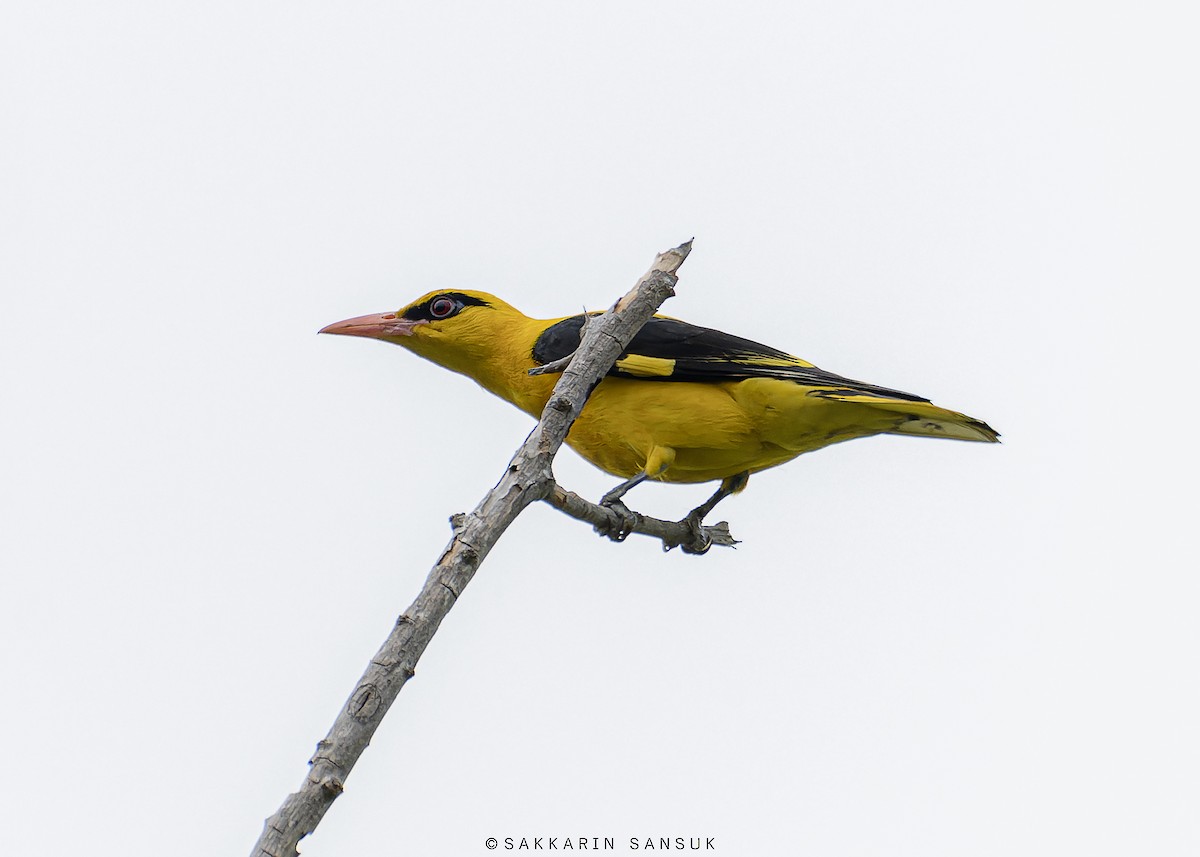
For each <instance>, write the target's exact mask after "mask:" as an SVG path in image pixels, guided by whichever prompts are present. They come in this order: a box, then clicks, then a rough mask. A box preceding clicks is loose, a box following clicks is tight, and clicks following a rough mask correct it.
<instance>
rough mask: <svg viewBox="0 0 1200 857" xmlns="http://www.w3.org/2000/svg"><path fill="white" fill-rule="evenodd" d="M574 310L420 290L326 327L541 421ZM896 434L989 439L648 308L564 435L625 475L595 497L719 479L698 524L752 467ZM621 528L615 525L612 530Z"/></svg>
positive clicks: (615, 501)
mask: <svg viewBox="0 0 1200 857" xmlns="http://www.w3.org/2000/svg"><path fill="white" fill-rule="evenodd" d="M584 322H585V317H584V316H583V315H574V316H567V317H565V318H554V319H536V318H529V317H528V316H526V315H525V314H524V313H522V312H520V311H519V310H517V309H516V308H514V307H512V306H510V305H509V304H507V303H505V302H504V301H502V300H500V298H497V297H495V296H494V295H490V294H487V293H486V292H476V291H437V292H431V293H430V294H427V295H425V296H424V297H421V298H419V299H417V300H416V301H414V302H413V303H411V304H409V305H408V306H406V307H404V308H403V309H400V310H397V311H396V312H390V313H383V314H379V315H366V316H360V317H358V318H351V319H347V320H346V321H339V322H337V323H335V324H331V325H329V326H328V327H325V328H323V329H322V330H321V333H335V334H342V335H345V336H365V337H370V338H372V339H381V340H383V341H385V342H392V343H395V344H396V345H401V346H403V347H405V348H407V349H408V350H409V351H412V352H414V353H415V354H417V355H419V356H421V357H424V358H425V359H426V360H431V361H433V362H434V363H437V364H438V365H440V366H444V367H446V368H447V369H450V370H451V371H453V372H458V373H460V374H462V375H466V376H467V377H468V378H471V379H472V380H474V381H475V382H477V383H478V384H479V385H480V386H481V387H483V388H484V389H485V390H487V391H489V392H491V393H493V394H495V395H497V396H499V397H500V398H502V399H504V400H505V401H508V402H511V403H512V404H514V405H516V406H517V407H518V408H520V409H521V410H523V411H525V412H526V413H527V414H529V415H531V416H533V417H534V418H538V417H540V416H541V413H542V409H543V408H544V407H545V406H546V402H547V400H549V398H550V393H551V391H552V390H553V389H554V385H555V383H556V381H557V376H556V375H553V374H544V375H530V374H529V370H531V369H533V368H535V367H537V366H544V365H545V364H547V363H550V362H552V361H555V360H558V359H560V358H563V357H565V356H567V355H569V354H571V353H572V352H573V351H574V350H575V349H576V348H577V347H578V345H579V341H580V336H581V331H582V329H583V325H584ZM873 434H905V435H920V436H924V437H945V438H955V439H957V440H972V441H983V442H987V443H992V442H995V441H996V440H997V439H998V438H999V435H998V434H997V433H996V432H995V431H994V430H993V429H992V428H991V427H990V426H988V425H987V423H984V422H982V421H980V420H977V419H974V418H972V417H968V416H966V415H965V414H960V413H956V412H954V411H948V410H946V409H944V408H939V407H937V406H936V405H934V404H932V403H930V402H929V400H928V399H924V398H922V397H920V396H914V395H912V394H910V393H902V392H900V391H898V390H890V389H887V388H885V387H878V386H875V385H874V384H864V383H863V382H861V381H852V380H850V379H849V378H843V377H842V376H840V375H835V374H833V373H832V372H826V371H825V370H823V369H818V368H817V367H816V366H814V365H813V364H811V363H809V362H807V361H804V360H801V359H800V358H798V357H793V356H792V355H790V354H787V353H785V352H783V351H779V350H777V349H775V348H771V347H769V346H766V345H760V344H759V343H757V342H752V341H750V340H748V339H742V338H741V337H738V336H732V335H730V334H728V333H722V332H721V331H719V330H712V329H710V328H706V327H697V326H695V325H692V324H688V323H686V322H683V321H678V320H676V319H673V318H667V317H665V316H655V317H654V318H652V319H650V321H649V322H648V323H647V324H646V325H645V327H643V328H642V329H641V331H640V332H639V333H638V334H637V336H635V337H634V339H633V342H632V343H631V344H630V346H629V349H628V350H627V351H626V352H625V353H624V354H622V355H621V357H620V358H619V359H618V360H617V362H616V365H615V366H613V368H612V370H611V371H610V372H609V373H608V376H607V377H606V378H605V379H604V380H603V381H601V383H600V384H599V385H598V386H597V387H596V389H595V390H594V391H593V392H592V395H591V398H589V399H588V402H587V404H586V406H585V407H584V409H583V412H582V413H581V414H580V415H579V418H578V419H577V420H576V421H575V424H574V425H573V426H572V428H571V432H570V434H569V435H568V436H567V443H568V444H569V445H570V446H571V448H573V449H574V450H575V451H576V452H578V453H579V454H580V455H582V456H583V457H584V458H585V459H587V460H588V461H590V462H591V463H592V464H594V465H596V466H597V467H599V468H600V469H601V470H604V471H605V472H607V473H611V474H613V475H614V476H619V477H622V478H624V479H625V481H624V482H622V483H621V484H620V485H618V486H617V487H616V488H614V489H613V490H612V491H610V492H608V494H606V495H605V496H604V499H603V501H602V502H603V503H604V504H605V505H608V506H611V507H613V508H615V509H617V510H618V511H619V512H620V513H621V514H622V515H625V516H628V510H626V509H625V508H624V506H623V505H621V503H620V498H621V497H622V496H623V495H624V494H625V492H626V491H628V490H629V489H630V488H632V487H633V486H634V485H637V484H638V483H639V482H641V481H642V480H644V479H654V480H657V481H660V482H677V483H678V482H687V483H690V482H709V481H712V480H717V479H719V480H721V487H720V488H719V489H718V490H717V492H716V493H715V494H714V495H713V496H712V497H711V498H710V499H709V501H708V502H706V503H705V504H703V505H702V506H699V507H697V508H696V509H694V510H693V511H692V514H691V515H690V516H689V520H690V521H692V522H693V524H694V525H696V526H698V525H699V523H700V520H701V519H702V518H703V516H704V515H705V514H707V513H708V512H709V511H711V510H712V508H713V507H714V506H715V505H716V504H717V503H718V502H720V500H721V499H723V498H724V497H727V496H729V495H730V494H732V493H734V492H736V491H740V490H741V489H742V488H744V487H745V485H746V481H747V479H748V478H749V475H750V474H751V473H756V472H757V471H759V470H766V469H767V468H768V467H775V466H776V465H779V464H783V463H784V462H785V461H791V460H792V459H793V458H795V457H796V456H798V455H801V454H803V453H805V452H812V451H813V450H815V449H820V448H821V447H823V446H829V445H830V444H833V443H838V442H840V441H843V440H850V439H851V438H856V437H866V436H868V435H873ZM624 535H627V533H620V534H617V535H616V536H615V537H618V538H623V537H624Z"/></svg>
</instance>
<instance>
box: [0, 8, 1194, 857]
mask: <svg viewBox="0 0 1200 857" xmlns="http://www.w3.org/2000/svg"><path fill="white" fill-rule="evenodd" d="M1184 8H1185V6H1184V4H1154V3H1150V4H1145V3H1141V4H1120V3H1088V4H1083V3H1055V2H1049V3H1047V2H1037V3H1007V4H961V3H951V2H941V3H930V2H920V3H914V4H892V3H879V2H861V3H860V2H838V3H799V4H797V3H740V4H711V3H646V2H640V3H605V4H590V5H587V6H585V5H583V4H576V3H562V2H556V3H517V4H500V3H480V2H473V3H472V2H447V3H436V4H435V3H423V4H414V3H378V2H377V3H355V4H347V3H336V4H335V3H315V2H287V3H282V2H264V3H245V2H239V3H229V2H212V3H203V4H178V3H151V2H145V3H129V2H110V3H104V4H92V3H56V4H50V3H45V4H22V3H5V4H4V7H3V21H2V24H0V73H2V80H0V87H2V89H0V98H2V105H0V106H2V110H0V123H2V126H3V133H2V134H0V158H2V164H0V165H2V170H3V172H2V177H3V187H2V192H0V241H2V242H3V244H2V250H3V253H2V258H0V277H2V284H0V285H2V289H3V293H2V299H3V307H2V315H0V326H2V330H0V360H2V362H0V371H2V372H3V406H2V407H3V422H2V424H0V431H2V432H3V435H4V437H3V445H2V450H3V452H2V453H0V454H2V458H3V488H2V489H0V490H2V495H0V503H2V504H3V508H2V509H0V513H2V516H3V518H2V521H3V523H2V530H0V539H2V540H3V541H2V544H0V556H2V557H3V565H4V571H3V577H2V580H3V583H2V584H0V585H2V586H3V591H2V593H0V646H2V649H3V672H2V674H0V679H2V683H3V688H4V704H3V710H2V712H0V718H2V724H0V725H2V727H3V735H4V736H5V739H6V741H5V743H6V748H5V750H6V752H5V756H6V769H7V770H6V774H5V776H4V777H3V785H0V792H3V794H2V795H0V806H2V807H3V814H4V822H3V826H2V828H0V838H2V839H3V842H4V849H3V850H4V851H5V852H6V853H9V854H32V853H46V852H47V851H48V850H49V851H54V852H61V853H93V854H94V853H105V854H118V853H119V854H132V853H140V854H161V853H172V854H195V855H215V854H242V853H248V852H249V850H250V848H251V845H252V844H253V842H254V839H255V837H256V836H257V835H258V833H259V830H260V827H261V824H262V820H263V819H264V818H265V817H266V816H267V815H269V814H270V813H271V812H273V811H274V810H275V808H276V807H277V806H278V805H279V803H280V801H281V800H282V799H283V797H284V796H285V795H286V794H287V793H288V792H289V791H291V790H293V789H294V788H296V786H297V785H298V784H299V782H300V780H301V778H302V777H303V776H304V773H305V762H306V760H307V758H308V757H309V755H310V754H311V752H312V751H313V748H314V746H315V743H316V741H317V739H319V738H320V737H321V736H323V735H324V734H325V731H326V729H327V728H328V726H329V725H330V723H331V722H332V719H333V716H334V715H335V713H336V712H337V710H338V709H339V707H340V706H341V705H342V703H343V701H344V699H345V697H346V695H347V694H348V693H349V692H350V690H351V689H352V687H353V685H354V682H355V680H356V679H357V677H358V676H359V674H360V672H361V670H362V669H363V668H364V666H365V665H366V663H367V660H368V659H369V658H370V656H371V655H372V654H373V653H374V651H375V649H376V647H377V646H378V644H379V643H380V642H381V641H382V639H383V638H384V637H385V635H386V634H387V632H388V630H389V628H390V626H391V624H392V622H393V621H394V620H395V618H396V617H397V616H398V615H399V614H400V613H401V612H402V611H403V609H404V608H405V607H406V606H407V604H408V603H409V601H410V600H411V598H412V597H413V596H414V595H415V594H416V592H417V590H418V589H419V586H420V584H421V582H422V580H423V579H424V576H425V574H426V572H427V571H428V569H429V567H430V565H431V563H432V562H433V561H434V560H435V559H436V558H437V556H438V554H439V552H440V551H441V549H442V547H443V546H444V544H445V543H446V541H447V539H448V537H449V527H448V525H447V517H448V516H449V515H450V514H452V513H454V512H458V511H463V510H467V509H469V508H471V507H472V506H474V504H475V503H476V502H477V501H478V500H479V498H480V497H481V496H482V495H483V493H484V492H485V491H486V490H487V489H488V488H490V487H491V486H492V485H493V484H494V482H495V481H496V479H497V478H498V477H499V475H500V473H501V471H502V469H503V467H504V464H505V463H506V462H507V459H508V456H509V455H510V454H511V452H512V451H513V450H514V449H515V448H516V446H517V445H518V444H519V443H520V442H521V440H522V439H523V438H524V437H525V435H526V433H527V432H528V430H529V429H530V427H531V423H530V420H529V419H528V418H527V417H525V416H524V415H522V414H520V413H518V412H517V411H515V410H514V409H512V408H511V407H509V406H508V405H506V404H504V403H502V402H500V401H498V400H494V399H491V398H489V397H488V396H487V395H486V394H484V393H483V392H482V391H480V390H479V389H478V388H476V387H475V386H474V385H473V384H472V383H471V382H469V381H467V380H465V379H463V378H460V377H458V376H454V375H451V374H449V373H447V372H445V371H443V370H440V369H438V368H437V367H435V366H433V365H431V364H427V363H424V362H422V361H420V360H418V359H416V358H414V357H413V356H412V355H409V354H407V353H405V352H404V351H402V350H401V349H398V348H392V347H386V346H384V345H382V344H379V343H374V342H366V341H356V340H349V339H344V338H335V337H317V336H315V335H314V334H315V332H316V330H317V329H318V328H320V327H322V326H323V325H325V324H327V323H329V322H332V321H336V320H338V319H342V318H345V317H348V316H353V315H360V314H364V313H368V312H380V311H387V310H392V309H395V308H397V307H399V306H402V305H403V304H405V303H407V302H408V301H410V300H411V299H412V298H414V297H416V296H417V295H420V294H422V293H424V292H426V291H428V290H431V289H435V288H442V287H456V288H463V287H466V288H482V289H486V290H489V291H493V292H495V293H498V294H500V295H502V296H504V297H505V298H506V299H508V300H509V301H510V302H512V303H514V304H516V305H517V306H519V307H521V308H523V309H524V310H525V311H526V312H528V313H529V314H531V315H540V316H545V317H549V316H555V315H562V314H566V313H571V312H574V311H577V310H578V309H580V308H581V307H588V308H592V309H598V308H603V307H604V306H606V305H607V304H608V303H610V302H611V301H612V300H613V299H614V298H615V297H617V296H618V295H620V294H622V293H624V291H626V290H627V289H628V287H629V286H630V285H631V284H632V283H633V282H634V281H635V279H636V278H637V277H638V276H640V275H641V274H642V273H643V272H644V271H645V270H646V268H647V266H648V265H649V263H650V262H651V261H652V259H653V258H654V254H655V253H656V252H658V251H660V250H663V249H665V248H667V247H671V246H674V245H676V244H678V243H680V242H681V241H683V240H686V239H688V238H691V237H693V236H695V238H696V244H695V251H694V252H693V254H692V256H691V258H690V259H689V260H688V262H687V263H686V265H685V266H684V268H683V270H682V272H681V273H682V279H681V283H680V287H679V290H678V297H676V298H674V299H673V300H671V301H670V302H669V304H668V305H667V307H666V308H665V311H666V312H669V313H670V314H672V315H676V316H679V317H682V318H685V319H688V320H690V321H693V322H696V323H700V324H706V325H710V326H717V327H721V328H723V329H726V330H729V331H732V332H735V333H738V334H741V335H745V336H749V337H751V338H753V339H757V340H759V341H763V342H767V343H770V344H772V345H775V346H778V347H780V348H784V349H786V350H789V351H792V352H794V353H797V354H799V355H801V356H803V357H806V358H808V359H810V360H813V361H814V362H816V363H817V364H818V365H820V366H823V367H825V368H828V369H831V370H833V371H836V372H840V373H842V374H845V375H848V376H850V377H856V378H862V379H864V380H867V381H871V382H875V383H879V384H884V385H888V386H894V387H898V388H900V389H905V390H911V391H913V392H916V393H920V394H923V395H927V396H929V397H931V398H932V399H934V401H936V402H938V403H939V404H942V405H945V406H948V407H952V408H955V409H959V410H963V411H966V412H968V413H970V414H972V415H975V416H978V417H981V418H983V419H986V420H988V421H989V422H990V423H992V424H993V425H994V426H995V427H996V428H998V429H999V430H1000V431H1001V432H1003V434H1004V439H1005V443H1004V445H1001V446H991V447H989V446H983V445H975V444H964V443H949V442H934V441H924V440H919V439H906V438H879V439H872V440H864V441H856V442H853V443H849V444H843V445H840V446H836V447H833V448H830V449H828V450H824V451H822V452H819V453H817V454H814V455H811V456H808V457H805V458H802V459H800V460H798V461H795V462H793V463H791V464H789V465H787V466H785V467H783V468H779V469H777V470H774V471H770V472H768V473H764V474H760V475H758V476H756V477H755V478H754V479H753V480H752V481H751V484H750V488H749V490H748V491H747V492H746V493H745V494H744V495H742V496H740V497H739V498H736V499H734V500H731V501H728V502H727V503H726V504H725V505H724V506H723V507H722V508H721V510H720V514H719V515H717V517H718V518H727V519H729V520H730V521H731V523H732V526H733V529H734V532H735V534H736V535H737V536H738V537H740V538H741V539H743V540H744V543H743V544H742V545H741V546H740V547H739V548H738V549H737V550H736V551H716V550H714V551H713V552H712V553H711V554H710V555H709V556H706V557H704V558H702V559H698V558H694V557H687V556H682V555H680V554H679V553H678V552H676V553H672V554H669V555H663V554H662V553H661V552H660V550H659V548H658V547H657V546H656V545H655V544H654V543H652V542H650V541H649V540H645V539H630V541H629V542H627V543H625V544H622V545H615V544H610V543H607V542H605V541H602V540H600V539H598V538H596V537H595V536H594V535H593V534H592V533H591V532H590V531H588V530H587V528H586V527H584V526H582V525H580V524H578V523H576V522H573V521H571V520H569V519H567V518H565V517H563V516H561V515H559V514H558V513H556V512H554V511H553V510H551V509H549V508H547V507H537V508H533V509H530V510H529V511H528V513H526V514H525V515H523V516H522V518H521V519H520V520H519V521H518V522H517V524H516V525H515V526H514V527H513V528H512V529H511V531H510V532H509V533H508V534H507V535H506V536H505V538H504V539H503V540H502V541H501V543H500V545H499V546H498V547H497V549H496V550H495V552H494V553H493V555H492V556H491V557H490V558H489V559H488V561H487V562H486V563H485V564H484V566H483V568H482V569H481V571H480V573H479V575H478V577H477V578H476V580H475V581H474V583H472V585H471V587H470V588H469V589H468V590H467V591H466V592H465V594H464V596H463V598H462V599H461V601H460V602H459V604H458V606H457V607H456V608H455V609H454V611H453V612H452V613H451V614H450V617H449V618H448V620H447V621H446V622H445V624H444V625H443V627H442V629H441V631H440V632H439V634H438V635H437V637H436V638H435V640H434V642H433V644H432V645H431V646H430V648H429V650H428V652H427V654H426V656H425V658H424V659H423V660H422V661H421V664H420V667H419V669H418V672H417V676H416V678H415V679H414V680H413V681H412V682H411V683H410V684H409V686H408V687H407V688H406V689H405V690H404V692H403V694H402V695H401V697H400V699H399V701H398V703H397V705H396V707H395V708H394V709H393V710H392V712H391V713H390V715H389V716H388V718H387V719H386V721H385V723H384V725H383V726H382V728H381V729H380V730H379V732H378V734H377V735H376V738H375V741H374V742H373V744H372V746H371V747H370V748H369V750H368V751H367V753H366V755H365V756H364V757H363V759H362V761H361V763H360V764H359V766H358V767H357V769H356V770H355V771H354V772H353V774H352V775H351V777H350V779H349V781H348V783H347V791H346V794H345V795H344V796H343V797H342V798H341V799H339V800H338V801H337V803H336V805H335V806H334V808H333V810H332V811H331V813H330V814H329V816H328V817H327V818H326V820H325V822H324V823H323V824H322V825H321V827H320V828H319V830H318V832H317V834H316V835H315V836H314V837H312V838H311V839H309V840H306V841H305V842H303V843H302V850H303V852H304V854H305V855H345V854H381V855H382V854H436V855H460V854H464V855H467V854H481V855H482V854H485V853H488V852H487V851H486V849H485V848H484V846H483V842H484V839H485V838H486V837H488V836H496V837H500V838H503V837H507V836H513V837H517V838H518V840H519V838H520V837H522V836H526V837H534V836H542V837H551V836H554V837H560V838H561V837H567V836H571V837H580V836H586V837H592V836H611V837H615V838H616V839H617V845H618V850H621V851H624V850H627V849H628V839H629V838H630V837H642V838H644V837H660V836H672V837H674V836H685V837H686V836H702V837H715V839H716V842H717V846H718V850H719V852H720V853H723V854H739V855H760V854H782V853H803V854H814V855H908V854H911V855H922V857H931V856H932V855H963V854H973V855H1012V854H1046V855H1059V854H1068V853H1070V854H1134V853H1139V854H1156V855H1167V854H1195V853H1197V851H1198V850H1200V828H1198V822H1197V813H1196V808H1197V806H1200V783H1198V778H1197V774H1196V771H1197V770H1198V769H1200V739H1198V738H1197V734H1196V733H1197V726H1196V724H1197V723H1200V705H1198V703H1197V686H1196V684H1197V678H1196V677H1197V654H1198V652H1200V633H1198V632H1197V623H1196V615H1197V608H1198V607H1200V603H1198V602H1200V599H1198V595H1200V587H1198V584H1197V574H1196V571H1195V566H1196V563H1195V559H1194V557H1192V558H1189V554H1191V553H1192V552H1193V551H1192V547H1191V545H1192V531H1193V529H1194V527H1195V515H1194V511H1195V506H1194V504H1195V500H1194V496H1193V495H1194V488H1195V479H1194V475H1195V472H1194V458H1193V454H1192V451H1191V448H1192V446H1193V443H1192V442H1191V439H1190V434H1191V432H1192V430H1193V421H1192V415H1193V414H1194V412H1195V406H1194V404H1193V402H1194V399H1195V394H1194V392H1193V390H1192V389H1191V383H1192V382H1191V379H1190V378H1189V377H1187V376H1186V375H1185V374H1184V372H1183V369H1184V367H1186V366H1189V365H1190V364H1191V363H1192V362H1194V358H1193V357H1191V351H1192V343H1193V342H1194V328H1193V324H1192V322H1193V319H1194V318H1195V304H1194V295H1195V291H1196V288H1197V285H1198V282H1200V278H1198V277H1197V276H1196V264H1195V239H1196V234H1197V227H1198V225H1200V223H1198V218H1197V166H1196V163H1197V157H1196V152H1197V151H1200V141H1198V140H1197V135H1196V124H1195V123H1196V120H1195V113H1196V98H1195V89H1194V84H1195V81H1196V80H1197V79H1198V78H1200V70H1198V68H1197V63H1196V60H1195V45H1194V38H1193V36H1192V35H1190V33H1194V30H1193V29H1192V27H1191V23H1192V22H1189V21H1187V20H1186V19H1185V18H1184V17H1183V15H1182V14H1180V12H1179V10H1182V9H1184ZM556 471H557V473H558V475H559V478H560V480H561V481H562V482H563V483H564V484H565V485H567V486H568V487H569V488H571V489H573V490H576V491H579V492H582V493H586V494H589V495H590V496H593V497H595V496H598V494H599V493H601V492H602V491H603V490H605V489H606V488H607V487H609V486H610V485H611V484H612V482H613V480H612V479H611V477H608V476H606V475H604V474H601V473H598V472H596V471H594V470H593V469H592V468H590V467H589V466H588V465H586V464H585V463H583V462H582V461H581V460H579V459H578V458H577V457H575V456H574V454H573V453H570V452H564V453H563V454H562V456H560V458H559V460H558V461H557V463H556ZM709 488H710V486H694V487H691V488H681V487H669V486H668V487H664V486H647V487H643V488H639V489H638V490H637V491H636V492H635V493H634V494H633V496H632V501H633V502H632V505H633V506H634V507H635V508H639V509H642V510H644V511H647V512H652V513H657V514H659V515H676V514H679V513H682V512H683V511H685V510H686V509H688V508H690V507H691V506H693V505H695V503H696V502H698V501H699V500H700V499H701V498H703V497H704V496H707V493H708V491H709Z"/></svg>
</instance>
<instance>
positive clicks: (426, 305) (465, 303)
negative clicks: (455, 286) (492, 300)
mask: <svg viewBox="0 0 1200 857" xmlns="http://www.w3.org/2000/svg"><path fill="white" fill-rule="evenodd" d="M488 305H489V304H488V303H487V301H483V300H480V299H479V298H476V297H472V296H471V295H464V294H463V293H462V292H443V293H441V294H439V295H434V296H433V297H431V298H430V299H429V300H427V301H422V302H421V303H419V304H417V305H416V306H412V307H409V308H408V310H407V311H406V312H405V313H404V317H405V318H406V319H409V320H410V321H443V320H445V319H447V318H451V317H452V316H456V315H458V314H459V313H460V312H462V311H463V310H464V309H466V308H467V307H471V306H488Z"/></svg>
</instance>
